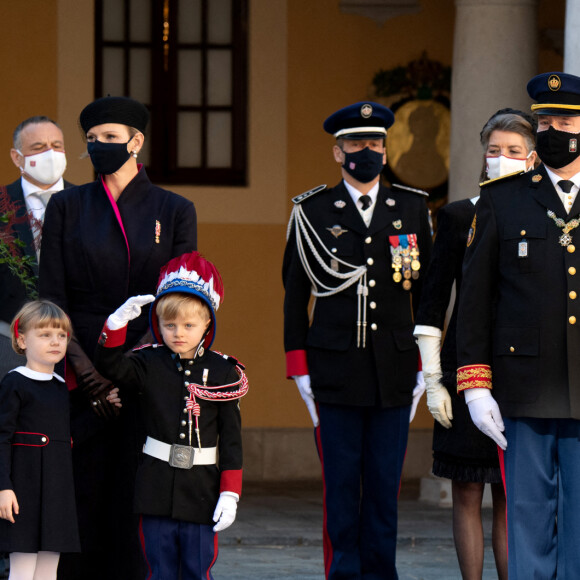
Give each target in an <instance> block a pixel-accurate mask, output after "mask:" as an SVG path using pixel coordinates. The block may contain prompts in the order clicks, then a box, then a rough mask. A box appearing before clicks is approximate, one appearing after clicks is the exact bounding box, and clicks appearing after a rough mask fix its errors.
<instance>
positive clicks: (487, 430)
mask: <svg viewBox="0 0 580 580" xmlns="http://www.w3.org/2000/svg"><path fill="white" fill-rule="evenodd" d="M464 394H465V401H466V402H467V406H468V408H469V414H470V415H471V420H472V421H473V422H474V423H475V426H476V427H477V428H478V429H479V430H480V431H481V432H482V433H484V434H485V435H487V436H488V437H491V438H492V439H493V440H494V441H495V442H496V443H497V444H498V445H499V446H500V447H501V448H502V449H503V450H504V451H505V449H506V447H507V441H506V438H505V437H504V436H503V434H502V431H503V430H504V429H505V428H504V425H503V419H502V418H501V413H500V412H499V407H498V405H497V402H496V400H495V399H494V398H493V397H492V396H491V391H490V390H489V389H484V388H479V389H467V390H465V391H464Z"/></svg>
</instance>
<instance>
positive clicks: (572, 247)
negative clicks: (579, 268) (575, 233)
mask: <svg viewBox="0 0 580 580" xmlns="http://www.w3.org/2000/svg"><path fill="white" fill-rule="evenodd" d="M566 249H567V250H568V253H570V254H573V253H574V252H575V251H576V246H575V245H574V244H570V245H569V246H567V248H566Z"/></svg>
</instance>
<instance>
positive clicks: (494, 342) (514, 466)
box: [457, 73, 580, 580]
mask: <svg viewBox="0 0 580 580" xmlns="http://www.w3.org/2000/svg"><path fill="white" fill-rule="evenodd" d="M528 93H529V95H530V97H532V98H533V99H535V100H536V101H537V103H536V104H535V105H533V106H532V110H533V111H534V112H535V113H536V114H537V115H538V138H537V146H536V148H537V152H538V155H539V156H540V158H541V160H542V161H543V163H544V166H543V167H542V166H541V167H539V168H538V169H536V170H535V171H531V172H528V173H524V174H521V175H518V176H516V177H507V178H506V179H503V180H499V181H496V182H494V183H491V184H490V185H488V186H486V187H484V188H483V190H482V193H481V198H480V201H479V203H478V204H477V212H476V216H475V219H474V222H473V224H472V228H471V233H470V238H469V239H468V242H467V244H468V248H467V250H466V254H465V262H464V274H463V287H462V292H461V300H460V307H459V316H458V325H457V327H458V329H457V344H458V364H459V367H460V368H459V369H458V374H457V379H458V380H457V383H458V390H460V391H463V392H464V393H465V400H466V402H467V403H468V405H469V411H470V414H471V417H472V419H473V421H474V423H475V424H476V425H477V426H478V427H479V428H480V429H481V430H482V431H483V432H484V433H486V434H487V435H489V436H490V437H491V438H492V439H494V440H495V441H496V443H497V444H498V446H499V447H500V448H501V449H500V463H502V464H503V470H504V473H505V484H506V498H507V520H508V546H509V552H508V568H509V577H510V580H516V579H520V580H528V579H529V578H556V577H559V578H561V577H566V578H580V552H579V551H578V549H577V547H576V545H575V544H576V542H577V538H578V537H579V536H580V517H579V516H580V513H579V512H580V356H579V353H580V328H579V325H580V301H579V299H578V295H577V293H578V292H580V282H579V278H578V276H579V275H580V252H579V251H577V248H576V244H578V242H580V229H577V228H578V226H579V225H580V215H579V214H580V199H578V198H577V192H578V186H579V185H580V156H579V151H580V150H579V149H578V141H579V140H580V78H579V77H576V76H573V75H569V74H564V73H545V74H541V75H538V76H536V77H534V78H533V79H532V80H531V81H530V82H529V83H528ZM579 247H580V246H579ZM492 372H493V379H492ZM492 386H493V390H492ZM563 554H564V555H565V557H563Z"/></svg>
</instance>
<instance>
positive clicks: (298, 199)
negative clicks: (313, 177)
mask: <svg viewBox="0 0 580 580" xmlns="http://www.w3.org/2000/svg"><path fill="white" fill-rule="evenodd" d="M325 189H326V185H319V186H318V187H315V188H314V189H311V190H309V191H305V192H304V193H301V194H300V195H297V196H296V197H293V198H292V202H293V203H301V202H303V201H304V200H305V199H308V198H309V197H311V196H312V195H314V194H315V193H319V192H320V191H324V190H325Z"/></svg>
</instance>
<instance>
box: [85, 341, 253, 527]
mask: <svg viewBox="0 0 580 580" xmlns="http://www.w3.org/2000/svg"><path fill="white" fill-rule="evenodd" d="M171 354H172V353H171V351H170V350H169V349H168V348H167V347H166V346H158V347H157V348H153V347H144V348H141V349H139V350H136V351H135V352H133V353H131V354H130V355H127V356H124V355H123V347H115V348H107V347H106V346H101V345H99V346H98V347H97V352H96V358H95V365H96V367H97V369H98V370H99V372H101V373H102V374H103V375H104V376H106V377H108V378H109V379H111V380H112V381H114V382H119V383H122V384H123V385H124V386H125V387H126V388H129V389H132V390H135V391H138V392H139V393H140V394H141V413H142V415H143V419H144V423H145V430H146V433H147V435H148V436H150V437H154V438H155V439H157V440H158V441H162V442H163V443H169V444H173V443H177V444H179V445H188V444H189V439H188V437H189V432H188V427H187V425H186V424H185V423H186V420H187V412H186V410H185V401H184V399H185V398H187V397H188V395H189V393H188V391H187V388H186V387H185V382H184V379H187V380H188V381H190V382H193V383H197V384H202V376H203V370H204V369H205V368H207V369H209V375H208V383H207V384H208V386H217V385H227V384H231V383H234V382H236V381H237V380H238V374H237V372H236V370H235V366H234V364H235V363H233V362H232V360H231V359H230V360H226V359H225V358H223V357H222V356H220V355H218V354H216V353H214V352H212V351H206V352H205V354H204V355H203V356H202V357H199V358H197V359H196V360H195V361H194V362H193V364H191V365H189V364H188V363H189V361H188V360H184V359H180V362H181V364H182V365H183V367H184V369H187V370H190V372H191V374H190V375H189V376H187V377H184V374H183V371H179V370H178V369H177V366H176V363H175V361H174V360H173V358H172V356H171ZM197 402H198V403H199V404H200V406H201V414H200V417H199V428H200V433H201V446H202V447H216V446H218V454H219V467H218V466H217V465H194V466H193V467H192V468H191V469H179V468H175V467H172V466H170V465H169V463H168V462H166V461H161V460H159V459H156V458H154V457H151V456H150V455H145V454H143V456H142V461H141V465H140V466H139V468H138V470H137V481H136V486H135V501H134V509H135V512H136V513H139V514H146V515H152V516H163V517H168V518H173V519H177V520H184V521H189V522H196V523H198V524H212V523H213V519H212V517H213V512H214V510H215V506H216V504H217V501H218V498H219V493H220V479H221V474H222V473H223V472H225V471H231V470H239V471H240V472H239V480H240V481H241V469H242V436H241V418H240V408H239V404H238V401H237V400H233V401H221V402H220V401H218V402H214V401H205V400H202V399H197ZM180 434H183V435H184V437H180ZM192 445H193V446H196V445H197V444H196V435H195V431H194V432H193V435H192ZM228 475H231V474H228ZM222 491H225V490H222ZM228 491H235V492H237V493H239V492H240V491H241V490H240V489H231V490H228Z"/></svg>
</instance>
